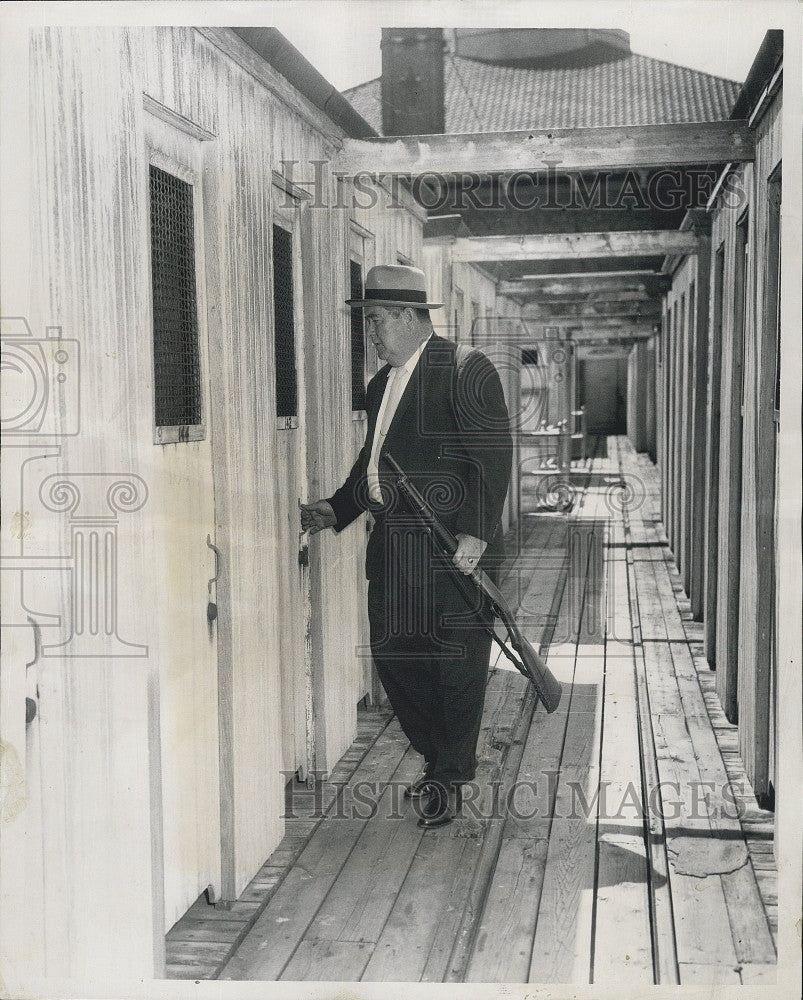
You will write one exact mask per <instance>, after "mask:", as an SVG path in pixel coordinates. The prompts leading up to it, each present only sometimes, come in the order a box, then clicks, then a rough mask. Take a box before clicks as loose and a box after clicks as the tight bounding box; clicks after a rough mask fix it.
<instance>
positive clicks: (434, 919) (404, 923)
mask: <svg viewBox="0 0 803 1000" xmlns="http://www.w3.org/2000/svg"><path fill="white" fill-rule="evenodd" d="M471 846H472V845H471V842H470V841H469V840H467V839H464V838H463V839H458V838H455V837H443V836H437V835H427V836H424V837H423V839H422V841H421V844H420V846H419V848H418V851H417V852H416V856H415V859H414V860H413V864H412V866H411V868H410V872H409V875H408V877H407V879H405V882H404V885H403V886H402V890H401V892H400V893H399V896H398V897H397V899H396V902H395V904H394V906H393V909H392V911H391V913H390V915H389V917H388V920H387V922H386V923H385V926H384V927H383V928H382V933H381V935H380V937H379V941H378V942H377V944H376V947H375V949H374V951H373V954H372V956H371V959H370V961H369V963H368V965H367V967H366V969H365V971H364V972H363V975H362V978H363V979H364V980H366V981H378V980H382V981H408V982H417V981H419V980H421V979H422V978H423V975H424V970H425V968H426V966H427V960H428V958H429V954H430V950H431V948H432V945H433V941H434V939H435V937H436V934H437V930H438V927H439V926H440V925H441V923H442V921H443V919H444V914H445V912H446V911H447V910H450V909H453V908H454V907H455V905H456V901H455V900H453V899H452V897H451V892H452V889H453V886H454V882H455V877H456V873H457V872H459V871H461V870H463V869H465V867H466V864H465V862H464V855H466V852H468V851H470V850H471Z"/></svg>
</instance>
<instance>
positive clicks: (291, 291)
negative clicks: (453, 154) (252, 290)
mask: <svg viewBox="0 0 803 1000" xmlns="http://www.w3.org/2000/svg"><path fill="white" fill-rule="evenodd" d="M302 211H304V209H303V208H302V205H301V201H300V199H296V198H295V197H294V196H293V194H292V193H291V192H290V191H289V190H280V189H279V188H278V187H274V205H273V301H274V348H275V351H274V357H275V365H274V378H275V388H276V424H275V435H276V455H277V479H276V482H275V484H274V499H275V505H276V510H277V514H278V521H277V537H276V550H275V551H276V571H277V577H278V578H279V579H280V581H281V585H280V588H279V595H278V597H279V600H278V604H279V620H278V622H277V629H278V632H279V640H280V677H281V692H282V715H281V718H282V771H283V772H284V775H285V779H289V778H290V777H291V776H292V775H293V774H298V776H299V777H300V778H301V779H302V780H303V779H306V777H307V775H308V773H309V771H310V770H311V769H312V768H313V766H314V737H313V734H314V725H313V718H312V663H311V643H310V639H311V637H310V627H311V606H310V577H309V548H308V538H307V536H306V535H302V533H301V518H300V511H299V503H303V502H305V501H306V500H307V448H306V419H305V402H306V391H305V385H304V349H305V345H304V337H305V323H304V294H303V291H304V285H303V281H304V274H303V268H304V263H303V251H304V247H303V246H302V241H303V239H304V238H305V237H306V228H305V227H303V226H302Z"/></svg>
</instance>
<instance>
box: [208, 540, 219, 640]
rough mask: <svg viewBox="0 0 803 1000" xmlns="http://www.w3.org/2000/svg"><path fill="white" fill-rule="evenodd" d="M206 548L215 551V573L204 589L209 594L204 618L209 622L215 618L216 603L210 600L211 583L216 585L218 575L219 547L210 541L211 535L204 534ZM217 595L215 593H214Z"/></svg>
mask: <svg viewBox="0 0 803 1000" xmlns="http://www.w3.org/2000/svg"><path fill="white" fill-rule="evenodd" d="M206 545H207V548H210V549H211V550H212V551H213V552H214V553H215V575H214V576H213V577H212V579H211V580H210V581H209V583H208V584H207V585H206V591H207V594H208V595H209V600H208V601H207V604H206V620H207V621H208V622H209V623H210V624H211V623H212V622H213V621H214V620H215V619H216V618H217V603H216V602H215V601H213V600H212V584H213V583H214V584H215V585H217V578H218V576H220V549H219V548H218V547H217V545H214V544H213V542H212V536H211V535H207V536H206ZM215 596H217V593H216V594H215Z"/></svg>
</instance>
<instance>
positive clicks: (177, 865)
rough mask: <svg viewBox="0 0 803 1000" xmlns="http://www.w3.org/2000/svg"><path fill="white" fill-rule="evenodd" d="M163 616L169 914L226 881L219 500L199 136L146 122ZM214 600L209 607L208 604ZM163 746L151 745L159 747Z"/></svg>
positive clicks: (154, 464)
mask: <svg viewBox="0 0 803 1000" xmlns="http://www.w3.org/2000/svg"><path fill="white" fill-rule="evenodd" d="M147 134H148V150H147V152H148V156H147V160H148V163H147V165H146V166H147V172H148V178H147V180H146V182H145V183H146V184H147V185H148V195H149V196H148V199H147V201H146V204H148V205H149V206H150V210H149V213H148V215H149V217H148V218H147V220H146V228H147V236H146V237H145V239H146V245H147V246H148V247H149V248H150V262H149V268H148V278H149V280H150V294H149V296H148V298H149V302H150V304H151V315H150V322H149V331H150V340H151V358H150V361H151V370H150V377H151V386H152V399H153V442H154V443H153V455H152V461H151V466H150V483H149V487H150V491H151V499H152V501H153V506H152V508H151V509H152V512H153V515H154V522H153V531H154V533H155V538H154V540H153V541H154V545H153V550H154V552H155V553H156V554H157V555H156V558H157V564H156V565H155V566H154V573H153V595H154V607H153V615H154V620H155V631H156V635H157V636H158V640H157V642H156V643H155V648H154V649H153V650H152V651H151V655H152V656H155V657H156V658H157V660H158V676H159V691H160V694H159V705H160V722H159V741H160V758H161V767H162V830H163V856H164V895H165V923H166V926H167V927H168V928H169V927H170V926H172V924H173V923H175V921H176V920H177V919H178V918H179V917H180V916H181V915H182V914H183V913H184V912H185V911H186V910H187V909H188V908H189V906H191V905H192V903H193V902H194V901H195V900H196V899H197V897H198V896H199V895H200V894H201V893H202V892H204V891H206V890H209V891H210V895H211V896H212V897H215V896H217V895H218V894H219V892H220V878H221V845H220V798H219V794H220V772H219V726H218V678H217V631H216V628H217V626H216V623H215V621H214V620H213V618H214V607H215V604H216V597H217V595H216V589H215V587H216V584H215V579H214V578H215V577H216V575H217V574H216V562H217V557H216V553H215V551H214V548H213V546H214V544H215V507H214V493H213V480H212V442H211V433H212V428H211V424H210V381H212V382H213V381H214V380H213V379H210V364H209V358H208V345H207V297H208V290H207V287H206V280H205V275H206V263H207V262H206V259H205V256H204V211H203V194H204V193H203V185H202V175H203V171H202V162H201V157H202V149H201V144H200V143H199V142H198V141H197V140H196V139H195V138H193V137H192V136H188V135H186V134H182V133H181V131H180V130H179V129H178V128H174V127H172V126H171V125H170V124H167V123H165V122H161V121H158V120H156V119H153V120H152V121H149V123H148V129H147ZM210 605H211V613H210ZM155 749H156V748H155V747H154V746H152V748H151V750H152V752H153V751H154V750H155Z"/></svg>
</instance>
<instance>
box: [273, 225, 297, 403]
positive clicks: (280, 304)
mask: <svg viewBox="0 0 803 1000" xmlns="http://www.w3.org/2000/svg"><path fill="white" fill-rule="evenodd" d="M273 318H274V333H275V342H274V346H275V360H276V416H277V417H297V416H298V375H297V372H296V343H295V316H294V311H293V234H292V233H290V232H288V230H286V229H284V228H283V227H282V226H276V225H274V227H273Z"/></svg>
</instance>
